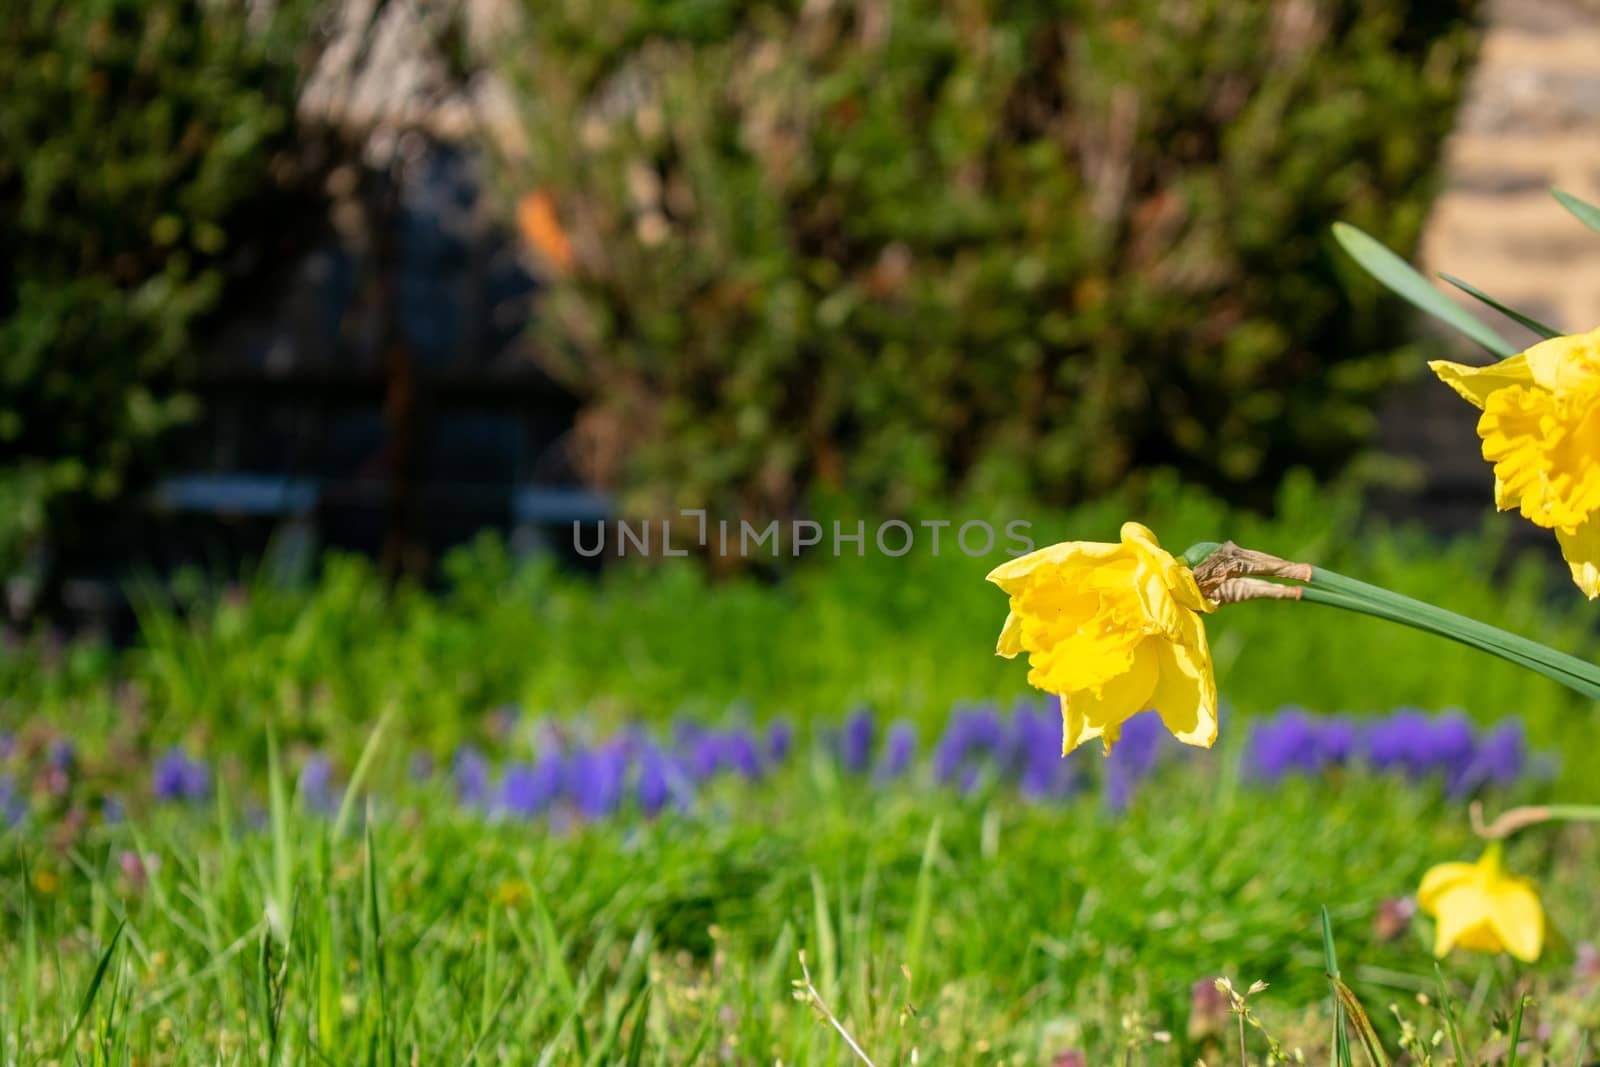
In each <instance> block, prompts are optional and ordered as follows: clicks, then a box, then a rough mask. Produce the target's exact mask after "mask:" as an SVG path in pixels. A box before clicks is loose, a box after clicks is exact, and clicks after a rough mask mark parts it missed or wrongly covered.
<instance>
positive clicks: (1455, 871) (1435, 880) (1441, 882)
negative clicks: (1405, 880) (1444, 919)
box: [1417, 863, 1478, 916]
mask: <svg viewBox="0 0 1600 1067" xmlns="http://www.w3.org/2000/svg"><path fill="white" fill-rule="evenodd" d="M1477 869H1478V868H1477V866H1476V865H1475V864H1471V863H1441V864H1439V865H1438V866H1436V867H1433V868H1431V869H1429V871H1428V873H1427V874H1424V875H1423V876H1422V885H1420V886H1419V887H1417V907H1419V908H1421V909H1422V913H1423V914H1424V915H1434V916H1437V915H1438V913H1439V910H1438V909H1439V898H1440V897H1442V896H1443V895H1444V893H1445V892H1446V891H1447V890H1449V889H1450V888H1451V887H1453V886H1455V885H1457V884H1459V883H1461V882H1464V881H1467V880H1469V879H1471V878H1472V877H1473V875H1474V874H1475V873H1476V871H1477Z"/></svg>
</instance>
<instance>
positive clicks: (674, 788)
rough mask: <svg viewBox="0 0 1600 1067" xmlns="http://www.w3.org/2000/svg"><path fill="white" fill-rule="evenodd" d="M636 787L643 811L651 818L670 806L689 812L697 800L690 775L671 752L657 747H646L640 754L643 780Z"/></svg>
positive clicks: (640, 772)
mask: <svg viewBox="0 0 1600 1067" xmlns="http://www.w3.org/2000/svg"><path fill="white" fill-rule="evenodd" d="M635 788H636V791H637V795H638V800H639V810H641V811H642V812H644V814H645V815H647V816H649V817H651V818H654V817H655V816H657V815H659V814H660V813H661V812H662V810H663V809H664V808H666V806H667V805H668V804H673V805H675V806H676V807H677V808H678V809H679V810H680V811H682V810H686V809H687V808H688V807H689V802H690V801H691V800H692V799H693V797H694V791H693V789H692V787H691V786H690V785H689V777H688V775H686V774H685V773H684V772H683V769H682V768H681V767H679V766H678V764H677V761H676V760H675V759H674V758H673V756H672V755H671V753H668V752H663V751H662V750H661V749H659V748H657V747H655V746H654V745H646V746H645V747H644V749H643V750H642V751H641V752H640V753H639V778H638V782H637V783H636V786H635Z"/></svg>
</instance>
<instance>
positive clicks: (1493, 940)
mask: <svg viewBox="0 0 1600 1067" xmlns="http://www.w3.org/2000/svg"><path fill="white" fill-rule="evenodd" d="M1500 861H1501V856H1500V842H1498V841H1492V842H1490V843H1489V847H1488V848H1487V849H1485V850H1484V853H1483V855H1482V856H1481V857H1480V858H1479V859H1478V862H1477V863H1441V864H1439V865H1438V866H1437V867H1435V868H1433V869H1432V870H1430V871H1429V872H1428V873H1427V874H1425V875H1423V876H1422V885H1421V886H1420V887H1419V888H1418V889H1417V906H1418V907H1420V908H1421V909H1422V911H1423V914H1425V915H1430V916H1432V917H1433V919H1434V920H1435V922H1436V924H1437V933H1436V935H1435V939H1434V945H1433V952H1434V955H1436V956H1440V957H1443V956H1445V955H1448V954H1449V952H1450V950H1451V949H1452V948H1456V947H1458V946H1459V947H1461V948H1465V949H1471V950H1472V951H1474V952H1509V953H1511V955H1513V956H1515V957H1516V958H1517V959H1519V960H1524V961H1526V962H1529V963H1532V962H1533V961H1534V960H1536V959H1538V958H1539V951H1540V950H1541V949H1542V948H1543V947H1544V908H1543V907H1541V906H1540V904H1539V894H1538V893H1537V892H1536V891H1535V890H1534V888H1533V883H1532V882H1530V881H1528V879H1526V878H1518V877H1516V876H1515V875H1510V874H1507V873H1506V871H1505V867H1504V866H1502V865H1501V862H1500Z"/></svg>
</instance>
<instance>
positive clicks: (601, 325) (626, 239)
mask: <svg viewBox="0 0 1600 1067" xmlns="http://www.w3.org/2000/svg"><path fill="white" fill-rule="evenodd" d="M1473 7H1474V4H1473V3H1471V2H1470V0H1458V2H1431V3H1430V2H1425V0H1409V2H1406V0H1400V2H1396V0H1319V2H1312V0H1276V2H1270V3H1269V2H1264V0H1122V2H1118V3H1107V2H1089V0H1069V2H1064V3H1051V4H1044V3H1017V4H1003V5H1001V4H988V3H984V2H981V0H979V2H964V0H949V2H939V0H857V2H846V0H804V2H786V3H772V2H766V3H755V4H749V3H743V2H735V0H537V2H534V0H528V3H526V5H525V6H524V9H523V12H522V13H523V16H524V18H523V20H522V21H523V25H524V27H525V30H526V32H525V35H524V36H522V37H520V38H518V39H516V40H515V41H513V42H511V43H510V44H509V46H508V47H507V48H506V49H505V51H504V53H503V59H502V61H501V62H502V68H503V70H504V71H505V72H507V73H508V74H509V75H510V76H511V77H512V78H513V79H515V80H516V81H517V83H518V85H519V88H520V94H519V95H520V98H521V103H522V105H523V107H524V113H525V115H526V116H527V118H526V123H525V128H526V133H527V134H528V138H527V140H528V144H527V145H526V152H525V153H518V154H516V155H515V156H514V157H513V158H511V159H509V160H508V166H507V174H508V176H509V179H510V181H509V183H508V184H509V186H510V188H511V189H512V190H513V191H514V192H516V193H518V194H522V195H524V196H527V197H529V199H527V200H525V201H524V207H525V208H526V207H527V206H528V205H529V204H532V203H535V202H536V201H542V202H544V203H546V204H553V206H554V211H555V218H557V219H559V222H560V229H559V231H553V229H552V227H551V226H550V225H549V224H548V221H549V220H548V217H545V218H543V219H541V217H540V216H539V213H538V212H528V213H527V216H526V218H527V221H529V222H531V223H532V225H531V227H530V229H532V230H533V231H534V237H535V243H536V244H539V245H542V246H543V247H544V248H545V249H546V251H547V252H548V253H549V255H548V258H549V259H550V260H551V267H552V270H551V273H552V275H553V276H554V277H553V281H554V283H555V284H554V288H553V291H552V292H551V293H550V295H549V297H548V299H547V301H546V305H545V311H544V314H543V321H542V324H541V328H542V330H543V332H544V341H545V345H546V348H547V351H548V353H549V358H550V359H551V362H552V365H553V366H555V367H556V368H557V369H558V370H560V371H561V372H562V373H564V374H565V376H566V377H567V378H568V379H569V380H570V381H571V382H573V383H574V384H575V385H576V386H577V387H578V388H579V389H580V390H582V392H583V394H584V395H585V396H586V397H587V398H588V399H589V401H590V402H591V405H592V410H591V413H590V415H589V417H588V418H587V419H586V420H585V423H584V433H583V434H582V436H581V440H580V445H581V447H582V449H583V450H584V456H585V459H586V460H587V461H588V462H589V463H590V465H591V469H592V470H593V471H594V472H595V473H596V474H597V476H599V477H602V478H604V477H608V476H613V477H615V478H617V479H618V480H619V481H620V482H621V483H622V484H623V485H624V486H625V487H627V488H629V489H630V490H632V491H633V493H634V496H633V497H632V503H633V504H634V506H636V507H641V508H646V509H654V508H666V507H672V506H677V505H682V504H702V503H710V504H712V505H713V506H718V507H724V508H742V509H744V510H746V511H769V512H780V513H781V512H783V511H785V510H787V509H789V508H792V507H793V506H794V505H795V502H796V500H797V499H799V497H800V495H801V494H802V493H803V492H804V490H805V488H806V487H807V486H811V485H815V484H817V483H819V482H820V483H822V484H824V485H835V484H837V485H843V486H845V487H846V488H848V489H850V490H851V491H853V492H860V493H865V494H870V495H874V496H877V497H878V498H879V499H884V500H886V502H887V503H888V504H889V505H890V506H894V505H896V504H898V503H900V502H903V501H904V500H905V499H907V498H909V497H910V496H911V495H913V494H915V493H917V492H920V491H923V490H928V489H936V488H937V489H940V490H952V489H953V490H960V489H962V488H966V489H973V490H977V491H982V492H991V493H993V492H1036V493H1041V494H1046V495H1048V496H1050V497H1051V498H1053V499H1057V500H1063V499H1068V498H1071V497H1074V496H1078V495H1082V494H1085V493H1092V492H1095V491H1097V490H1101V489H1104V488H1105V487H1107V486H1110V485H1113V484H1116V483H1117V482H1118V481H1119V480H1122V479H1123V478H1125V477H1126V476H1127V475H1128V473H1129V472H1130V470H1132V469H1133V468H1135V467H1138V466H1141V465H1145V464H1154V463H1160V464H1171V465H1175V466H1177V467H1178V468H1179V469H1180V470H1182V471H1183V472H1185V473H1186V474H1187V475H1188V476H1190V477H1193V478H1196V479H1198V480H1201V481H1204V482H1207V483H1210V484H1212V485H1216V486H1221V487H1223V488H1224V491H1225V492H1227V493H1228V494H1229V495H1231V496H1233V497H1235V498H1240V497H1243V498H1251V497H1254V496H1256V495H1257V494H1258V493H1259V492H1260V490H1262V489H1263V487H1267V486H1270V485H1272V484H1274V483H1275V482H1276V481H1277V480H1278V479H1279V477H1280V475H1281V473H1282V472H1283V471H1284V470H1285V469H1286V468H1287V467H1289V466H1291V465H1298V464H1305V465H1308V466H1310V467H1312V468H1313V469H1315V470H1319V471H1328V470H1330V469H1332V468H1335V467H1337V466H1338V465H1340V464H1341V463H1343V462H1345V461H1346V460H1347V459H1348V458H1349V457H1350V456H1351V455H1352V453H1353V450H1355V449H1356V448H1357V446H1359V445H1360V444H1361V443H1362V442H1363V441H1365V440H1367V439H1368V437H1369V436H1370V434H1371V432H1372V429H1373V413H1372V407H1371V404H1372V401H1373V398H1374V396H1375V395H1376V394H1377V393H1378V392H1379V390H1381V389H1382V388H1383V387H1384V385H1385V384H1387V383H1388V382H1390V381H1391V380H1392V379H1393V377H1394V376H1395V374H1396V372H1397V369H1398V368H1399V366H1400V360H1399V358H1397V353H1396V352H1395V350H1394V346H1395V344H1396V341H1395V338H1396V336H1397V332H1398V331H1397V329H1396V325H1397V323H1396V321H1395V320H1394V318H1393V310H1392V309H1391V308H1389V307H1387V306H1386V305H1378V306H1375V307H1370V308H1362V309H1356V308H1352V307H1351V306H1350V304H1349V303H1348V298H1347V297H1345V296H1344V295H1343V291H1342V287H1341V286H1340V285H1339V284H1337V283H1336V282H1335V280H1334V278H1333V277H1332V272H1333V271H1334V270H1335V262H1334V257H1333V256H1331V255H1330V249H1329V246H1328V241H1327V236H1326V235H1327V229H1328V224H1329V223H1330V222H1332V221H1334V220H1335V219H1339V218H1345V219H1350V220H1353V221H1356V222H1358V223H1359V224H1360V225H1362V226H1363V227H1365V228H1367V229H1369V230H1371V231H1373V232H1374V233H1376V234H1377V235H1379V236H1380V237H1381V238H1383V239H1384V240H1385V241H1387V242H1388V243H1389V244H1391V245H1394V246H1398V247H1401V248H1408V247H1410V246H1412V244H1413V243H1414V241H1415V239H1416V238H1417V236H1418V232H1419V229H1420V226H1421V223H1422V220H1423V217H1424V215H1425V212H1426V209H1427V206H1428V201H1429V197H1430V193H1431V191H1432V188H1433V183H1432V176H1433V174H1434V171H1435V163H1436V159H1437V156H1438V151H1439V144H1440V141H1441V139H1442V137H1443V136H1444V135H1445V133H1446V132H1447V131H1448V129H1449V128H1450V125H1451V121H1452V116H1453V112H1454V109H1455V106H1456V102H1457V96H1458V93H1459V90H1460V87H1461V83H1462V79H1463V75H1464V74H1465V72H1466V70H1467V68H1468V66H1469V64H1470V59H1471V55H1472V51H1473V45H1474V41H1475V35H1474V32H1473V28H1472V25H1471V22H1470V17H1471V15H1472V8H1473ZM569 249H570V257H569V256H568V255H567V252H568V251H569ZM563 264H564V265H563Z"/></svg>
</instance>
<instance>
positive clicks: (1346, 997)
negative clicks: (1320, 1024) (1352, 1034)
mask: <svg viewBox="0 0 1600 1067" xmlns="http://www.w3.org/2000/svg"><path fill="white" fill-rule="evenodd" d="M1332 981H1333V990H1334V992H1335V993H1337V994H1338V995H1339V1002H1340V1003H1341V1004H1343V1005H1344V1010H1345V1014H1346V1015H1348V1016H1349V1018H1350V1023H1351V1025H1353V1026H1354V1027H1355V1028H1356V1036H1358V1037H1360V1038H1361V1047H1362V1048H1363V1049H1364V1050H1365V1051H1366V1054H1367V1061H1368V1062H1369V1063H1371V1064H1372V1067H1389V1056H1388V1054H1387V1053H1386V1052H1384V1051H1383V1042H1382V1041H1380V1040H1379V1039H1378V1031H1377V1030H1376V1029H1375V1028H1374V1027H1373V1025H1372V1020H1371V1019H1369V1018H1368V1017H1367V1012H1366V1009H1365V1008H1363V1007H1362V1006H1361V1001H1359V1000H1358V999H1356V995H1355V992H1354V991H1353V990H1352V989H1351V988H1350V987H1349V986H1347V985H1345V984H1344V980H1343V979H1340V978H1334V979H1332Z"/></svg>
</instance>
